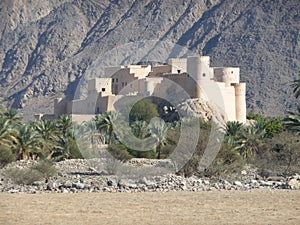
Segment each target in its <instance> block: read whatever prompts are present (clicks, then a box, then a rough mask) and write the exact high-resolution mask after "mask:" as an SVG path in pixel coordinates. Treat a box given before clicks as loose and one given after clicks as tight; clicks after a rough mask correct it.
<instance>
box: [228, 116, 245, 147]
mask: <svg viewBox="0 0 300 225" xmlns="http://www.w3.org/2000/svg"><path fill="white" fill-rule="evenodd" d="M243 128H244V127H243V124H242V123H240V122H238V121H228V122H227V123H226V124H225V126H224V127H223V131H224V132H225V141H226V142H227V143H228V144H229V145H230V146H234V145H235V144H236V143H237V142H238V141H239V139H240V134H241V132H242V130H243Z"/></svg>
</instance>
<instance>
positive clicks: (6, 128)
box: [0, 118, 16, 147]
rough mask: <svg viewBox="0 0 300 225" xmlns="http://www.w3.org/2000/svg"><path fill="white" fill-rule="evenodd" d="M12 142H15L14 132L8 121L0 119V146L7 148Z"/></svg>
mask: <svg viewBox="0 0 300 225" xmlns="http://www.w3.org/2000/svg"><path fill="white" fill-rule="evenodd" d="M13 142H16V130H15V129H14V128H13V127H12V126H11V125H10V121H9V120H8V119H5V118H0V145H5V146H7V147H9V146H10V145H11V144H12V143H13Z"/></svg>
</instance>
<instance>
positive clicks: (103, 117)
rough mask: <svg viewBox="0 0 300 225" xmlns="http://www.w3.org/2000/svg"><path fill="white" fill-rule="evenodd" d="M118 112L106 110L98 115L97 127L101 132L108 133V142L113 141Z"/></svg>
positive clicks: (96, 118)
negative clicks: (114, 122)
mask: <svg viewBox="0 0 300 225" xmlns="http://www.w3.org/2000/svg"><path fill="white" fill-rule="evenodd" d="M116 117H117V114H116V112H105V113H103V114H100V115H96V117H95V121H96V127H97V129H98V130H99V132H101V133H105V134H107V135H108V144H111V143H112V139H113V135H114V124H113V121H114V120H115V119H116Z"/></svg>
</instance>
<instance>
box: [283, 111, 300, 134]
mask: <svg viewBox="0 0 300 225" xmlns="http://www.w3.org/2000/svg"><path fill="white" fill-rule="evenodd" d="M298 110H299V112H298V113H290V114H289V115H287V116H286V117H285V118H284V119H283V125H284V126H285V127H286V129H287V130H289V131H291V132H293V133H295V134H298V135H300V109H298Z"/></svg>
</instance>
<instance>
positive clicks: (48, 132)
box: [34, 120, 61, 159]
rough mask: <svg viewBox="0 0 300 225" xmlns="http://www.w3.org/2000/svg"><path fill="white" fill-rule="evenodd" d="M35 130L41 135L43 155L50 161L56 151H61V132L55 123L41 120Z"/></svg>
mask: <svg viewBox="0 0 300 225" xmlns="http://www.w3.org/2000/svg"><path fill="white" fill-rule="evenodd" d="M34 128H35V130H36V131H37V133H38V134H39V135H40V138H41V143H40V144H41V149H42V152H43V154H44V155H45V156H46V157H47V158H48V159H51V158H52V156H53V154H54V153H55V152H56V151H59V150H61V147H60V146H59V144H58V141H59V136H58V135H59V132H58V128H57V125H56V123H55V121H53V120H41V121H39V122H37V123H36V124H35V126H34Z"/></svg>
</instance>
